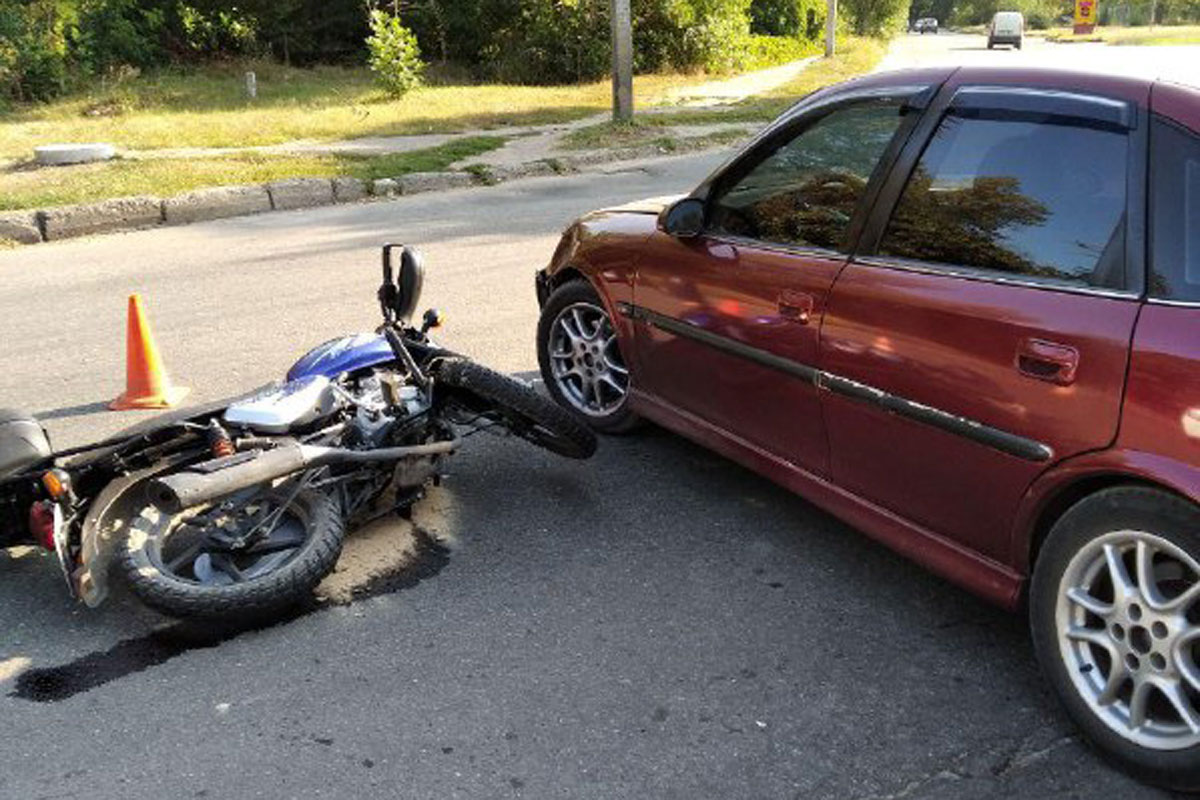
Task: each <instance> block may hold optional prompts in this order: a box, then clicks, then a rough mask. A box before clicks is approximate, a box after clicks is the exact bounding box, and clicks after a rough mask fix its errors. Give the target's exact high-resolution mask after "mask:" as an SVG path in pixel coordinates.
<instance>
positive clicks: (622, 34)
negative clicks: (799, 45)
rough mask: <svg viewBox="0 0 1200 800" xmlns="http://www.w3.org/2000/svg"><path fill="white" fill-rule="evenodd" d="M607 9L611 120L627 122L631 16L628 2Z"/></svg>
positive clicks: (623, 0)
mask: <svg viewBox="0 0 1200 800" xmlns="http://www.w3.org/2000/svg"><path fill="white" fill-rule="evenodd" d="M832 1H833V0H831V2H832ZM609 8H610V9H611V11H612V36H613V55H612V74H613V120H614V121H616V122H629V121H631V120H632V119H633V14H632V13H631V12H630V10H629V0H611V3H610V6H609Z"/></svg>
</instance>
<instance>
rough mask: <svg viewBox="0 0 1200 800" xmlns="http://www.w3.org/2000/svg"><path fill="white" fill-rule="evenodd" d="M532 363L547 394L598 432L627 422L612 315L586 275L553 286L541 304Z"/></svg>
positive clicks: (633, 419) (630, 418)
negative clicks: (535, 351) (580, 278)
mask: <svg viewBox="0 0 1200 800" xmlns="http://www.w3.org/2000/svg"><path fill="white" fill-rule="evenodd" d="M537 350H538V364H539V366H540V367H541V370H542V379H543V380H544V381H545V382H546V389H547V390H548V391H549V392H550V395H551V397H553V398H554V399H555V400H557V401H558V402H559V403H560V404H562V405H563V406H565V407H566V408H568V409H570V410H571V411H573V412H574V413H575V414H577V415H578V416H580V417H582V418H583V419H584V420H585V421H586V422H587V423H588V424H589V425H591V426H592V427H593V428H595V429H596V430H598V431H602V432H604V433H622V432H624V431H627V430H630V429H631V428H633V427H634V426H635V425H636V424H637V422H638V417H637V416H636V415H635V414H634V413H633V412H632V411H630V410H629V387H630V374H629V367H628V366H627V362H626V360H625V357H624V355H623V354H622V353H621V349H620V343H619V342H618V341H617V334H616V330H615V327H614V326H613V322H612V319H611V318H610V317H609V315H608V312H607V311H606V310H605V308H604V304H603V303H602V302H601V301H600V297H599V296H598V295H597V294H596V292H595V290H594V289H592V287H591V285H590V284H588V283H587V282H586V281H570V282H569V283H565V284H563V285H562V286H560V287H558V288H557V289H555V290H554V292H553V293H552V294H551V295H550V297H549V298H548V299H547V300H546V305H545V306H544V307H543V308H542V316H541V319H540V320H539V321H538V333H537Z"/></svg>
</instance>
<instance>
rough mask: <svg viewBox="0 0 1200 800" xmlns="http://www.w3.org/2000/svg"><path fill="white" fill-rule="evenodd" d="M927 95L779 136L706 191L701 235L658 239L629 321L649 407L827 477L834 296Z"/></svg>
mask: <svg viewBox="0 0 1200 800" xmlns="http://www.w3.org/2000/svg"><path fill="white" fill-rule="evenodd" d="M924 88H926V87H925V86H905V87H888V88H884V89H876V90H872V91H869V92H865V93H863V94H855V95H851V96H847V97H841V98H839V99H838V100H837V101H836V102H832V103H830V104H828V105H824V106H822V107H820V108H819V109H814V110H812V111H810V112H809V113H806V114H803V115H801V116H799V117H798V118H796V119H794V120H791V121H790V122H788V123H786V124H784V125H782V126H780V127H779V128H778V129H776V130H775V131H773V132H771V133H769V134H767V135H766V136H765V138H764V139H763V140H762V141H761V142H760V143H759V144H758V145H757V146H755V147H753V148H751V149H750V150H749V151H748V152H747V153H746V155H745V156H744V157H742V158H740V159H739V160H738V161H735V162H734V163H733V164H732V165H731V166H730V168H729V169H728V170H726V171H724V172H723V173H721V175H720V176H719V177H718V178H716V179H715V181H714V182H712V184H711V186H708V187H702V189H701V190H700V193H702V194H704V195H705V196H706V199H707V202H706V214H705V217H706V222H705V227H704V232H703V234H702V235H700V236H697V237H694V238H688V239H678V238H674V237H672V236H670V235H668V234H666V233H665V232H662V231H659V232H658V233H656V234H655V235H653V236H652V237H651V238H650V240H649V241H648V242H647V243H646V245H645V247H644V250H643V254H642V257H641V258H640V259H639V262H638V274H637V278H636V285H635V289H634V297H635V303H634V306H633V307H632V308H631V309H629V313H630V314H631V316H633V317H634V319H635V320H636V323H637V324H636V331H637V333H636V351H637V365H636V387H635V388H636V390H637V391H638V392H640V393H641V394H642V395H643V396H644V398H645V400H647V401H650V402H656V403H660V404H663V405H664V406H666V407H667V408H668V409H669V411H670V413H682V414H684V415H689V416H691V417H693V418H699V419H700V420H702V421H703V422H705V423H707V424H708V425H710V426H714V427H716V428H717V429H719V430H720V431H723V432H724V433H726V434H728V435H731V436H733V437H734V438H736V439H738V440H740V441H742V442H744V443H749V444H750V445H751V446H752V447H754V448H758V449H761V450H764V451H766V452H769V453H772V454H774V455H776V456H778V457H780V458H782V459H784V460H786V461H787V462H789V463H792V464H795V465H798V466H800V467H802V468H804V469H807V470H810V471H813V472H817V473H821V474H824V473H825V472H826V470H827V461H828V447H827V443H826V438H825V430H824V424H823V422H822V420H821V410H820V403H819V400H818V398H817V390H816V385H815V375H816V370H815V364H816V361H817V357H818V335H819V331H820V326H821V320H822V317H823V315H824V311H825V306H826V302H827V295H828V292H829V287H830V286H831V285H832V284H833V280H834V278H835V276H836V275H837V273H838V270H840V269H841V268H842V266H843V265H844V264H845V262H846V258H847V255H846V253H847V252H848V242H849V240H850V238H851V236H852V231H851V229H852V227H853V223H854V221H855V219H856V215H858V217H857V221H858V223H859V225H860V227H861V223H862V222H863V216H862V215H863V211H864V209H863V208H862V206H863V203H862V201H863V199H864V197H866V196H867V187H868V184H869V183H870V180H871V176H872V174H874V173H875V172H876V168H877V166H878V164H879V163H880V162H881V160H882V159H883V158H884V157H885V153H887V152H888V151H889V148H892V150H891V155H892V156H893V157H894V156H895V154H896V152H897V151H898V149H899V148H898V144H895V143H896V142H898V141H900V139H902V134H901V132H904V133H903V135H906V134H907V132H908V130H909V129H911V127H912V125H913V124H914V120H913V117H914V116H915V115H913V114H912V113H911V112H912V108H911V106H910V103H909V101H910V100H911V98H912V97H913V95H915V94H917V93H919V92H920V91H921V90H922V89H924ZM880 174H882V173H880Z"/></svg>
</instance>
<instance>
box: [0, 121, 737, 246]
mask: <svg viewBox="0 0 1200 800" xmlns="http://www.w3.org/2000/svg"><path fill="white" fill-rule="evenodd" d="M722 146H725V145H722ZM704 149H708V148H706V147H682V148H680V149H678V150H674V151H667V150H664V148H662V147H659V146H656V145H643V146H637V147H629V148H622V149H616V150H605V151H595V152H589V153H579V154H576V155H565V156H560V157H555V158H547V159H541V160H538V161H530V162H526V163H524V164H510V165H497V166H492V165H487V164H480V165H478V166H477V167H476V170H475V172H476V173H477V174H474V173H472V172H470V171H462V172H412V173H409V174H407V175H401V176H399V177H397V178H380V179H378V180H374V181H371V182H370V183H368V182H365V181H362V180H359V179H357V178H351V177H349V176H339V177H335V178H332V179H330V178H289V179H285V180H279V181H273V182H271V183H268V184H265V185H248V186H246V185H243V186H217V187H212V188H208V189H197V190H195V191H192V192H188V193H186V194H182V195H178V196H175V197H171V198H168V199H166V200H161V199H159V198H156V197H123V198H116V199H113V200H105V201H102V202H99V203H87V204H80V205H73V206H60V207H56V208H48V209H43V210H41V211H36V212H22V211H17V212H0V239H9V240H11V241H16V242H20V243H22V244H33V243H36V242H40V241H43V240H45V241H52V240H56V239H66V238H69V237H72V236H84V235H86V234H90V233H110V232H115V231H122V230H133V229H136V228H146V227H151V226H154V225H159V224H162V223H163V222H164V221H165V222H166V223H167V224H172V225H173V224H185V223H188V222H199V221H202V220H208V219H218V218H223V217H234V216H243V215H247V214H256V213H259V212H264V211H270V210H272V209H274V210H280V211H282V210H286V209H293V208H311V207H314V206H322V205H332V204H334V203H350V202H355V201H358V200H365V199H368V196H369V195H373V196H375V197H379V198H388V197H395V196H397V195H409V194H419V193H422V192H433V191H442V190H448V189H464V188H468V187H471V186H480V185H490V184H495V183H503V182H505V181H510V180H518V179H520V178H531V177H539V176H550V175H564V174H569V173H573V172H578V171H580V170H581V169H583V168H585V167H589V166H595V165H598V164H607V163H616V162H623V161H636V160H640V159H645V158H653V157H660V156H670V155H684V154H686V153H691V152H696V151H699V150H704Z"/></svg>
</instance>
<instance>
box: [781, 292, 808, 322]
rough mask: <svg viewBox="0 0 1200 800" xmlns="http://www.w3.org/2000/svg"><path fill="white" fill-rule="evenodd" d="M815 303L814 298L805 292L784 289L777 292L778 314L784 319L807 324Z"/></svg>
mask: <svg viewBox="0 0 1200 800" xmlns="http://www.w3.org/2000/svg"><path fill="white" fill-rule="evenodd" d="M815 305H816V298H814V297H813V296H812V295H811V294H808V293H807V292H797V291H794V290H792V289H785V290H783V291H782V292H780V293H779V315H780V316H782V317H783V318H784V319H786V320H790V321H792V322H798V323H800V324H801V325H807V324H808V321H809V320H810V319H812V313H813V308H814V306H815Z"/></svg>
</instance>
